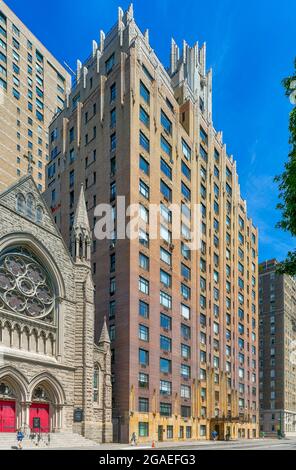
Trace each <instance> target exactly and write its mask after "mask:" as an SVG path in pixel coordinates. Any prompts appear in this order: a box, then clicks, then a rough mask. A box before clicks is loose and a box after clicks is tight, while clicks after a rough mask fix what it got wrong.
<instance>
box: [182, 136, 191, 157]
mask: <svg viewBox="0 0 296 470" xmlns="http://www.w3.org/2000/svg"><path fill="white" fill-rule="evenodd" d="M182 152H183V155H184V157H185V158H186V159H187V160H191V148H190V147H189V145H188V144H187V143H186V142H185V140H184V139H182Z"/></svg>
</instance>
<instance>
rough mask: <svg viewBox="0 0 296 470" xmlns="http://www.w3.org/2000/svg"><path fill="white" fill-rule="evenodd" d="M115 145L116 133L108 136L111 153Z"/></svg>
mask: <svg viewBox="0 0 296 470" xmlns="http://www.w3.org/2000/svg"><path fill="white" fill-rule="evenodd" d="M116 145H117V141H116V132H114V134H112V135H111V136H110V150H111V152H114V150H116Z"/></svg>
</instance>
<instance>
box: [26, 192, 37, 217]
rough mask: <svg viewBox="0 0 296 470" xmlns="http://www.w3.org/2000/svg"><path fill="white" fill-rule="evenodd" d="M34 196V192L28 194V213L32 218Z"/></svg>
mask: <svg viewBox="0 0 296 470" xmlns="http://www.w3.org/2000/svg"><path fill="white" fill-rule="evenodd" d="M34 202H35V201H34V197H33V195H32V194H28V196H27V215H28V217H30V219H33V218H34Z"/></svg>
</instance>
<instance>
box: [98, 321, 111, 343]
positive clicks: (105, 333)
mask: <svg viewBox="0 0 296 470" xmlns="http://www.w3.org/2000/svg"><path fill="white" fill-rule="evenodd" d="M102 343H108V344H110V343H111V341H110V336H109V331H108V327H107V321H106V317H105V318H104V324H103V328H102V331H101V336H100V340H99V344H102Z"/></svg>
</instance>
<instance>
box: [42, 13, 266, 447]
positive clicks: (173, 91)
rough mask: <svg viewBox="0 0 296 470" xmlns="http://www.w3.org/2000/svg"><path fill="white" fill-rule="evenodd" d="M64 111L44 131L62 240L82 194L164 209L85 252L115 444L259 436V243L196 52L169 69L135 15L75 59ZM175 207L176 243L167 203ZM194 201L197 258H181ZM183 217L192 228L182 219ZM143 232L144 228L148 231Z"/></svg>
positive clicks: (94, 201) (93, 201)
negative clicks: (108, 377)
mask: <svg viewBox="0 0 296 470" xmlns="http://www.w3.org/2000/svg"><path fill="white" fill-rule="evenodd" d="M77 65H78V67H77V81H76V83H75V84H74V86H73V89H72V92H71V94H70V96H69V97H68V100H67V106H66V108H65V110H64V111H63V112H62V113H61V114H60V115H59V116H57V118H56V119H54V120H53V122H52V124H51V126H50V136H51V143H50V152H51V154H52V155H53V158H52V160H51V162H50V163H49V164H48V167H47V183H46V186H47V189H46V196H45V197H46V199H47V201H48V204H49V205H50V206H51V208H52V212H53V215H54V218H55V220H56V223H57V225H58V227H59V228H60V230H61V233H62V234H63V236H64V237H65V239H66V240H67V243H70V234H71V230H72V224H73V220H74V210H75V207H76V204H77V198H78V195H79V190H80V189H79V188H80V185H81V183H83V184H84V185H85V193H86V202H87V207H88V215H89V220H90V224H91V228H92V229H93V228H94V225H95V223H96V219H95V216H94V210H95V207H96V206H97V205H98V204H100V203H107V204H111V205H112V207H113V209H114V212H113V214H114V213H116V212H117V213H118V212H120V207H119V202H118V201H117V196H124V197H125V200H126V206H129V205H130V204H134V203H135V204H140V209H141V210H140V213H141V217H142V219H143V220H146V221H148V220H149V214H150V212H149V211H150V207H151V206H150V204H156V205H157V206H158V207H160V208H161V218H160V224H161V226H160V227H159V233H158V237H157V239H156V240H155V239H153V240H152V239H149V233H148V230H147V231H146V232H145V231H144V232H143V231H141V232H140V236H139V237H138V239H136V240H129V239H127V238H125V239H122V237H120V236H119V233H118V232H119V226H117V227H115V230H114V233H113V235H112V237H111V239H108V240H102V241H99V240H96V239H93V244H92V262H93V278H94V283H95V286H96V296H95V298H96V313H97V332H98V331H99V326H100V325H101V324H102V321H103V318H104V316H107V318H108V324H109V330H110V336H111V341H112V344H111V348H112V353H113V359H112V362H113V364H112V368H113V416H114V419H113V424H114V439H115V440H116V441H117V440H119V441H128V440H129V439H130V437H131V435H132V433H133V432H135V433H136V435H137V436H138V437H139V439H140V441H142V442H145V441H151V440H160V441H161V440H170V439H180V440H182V439H197V438H198V439H209V438H210V436H211V433H212V432H213V430H217V432H218V434H219V437H220V438H221V439H223V438H224V437H225V436H226V435H227V434H230V435H231V437H237V436H240V437H246V438H247V437H254V436H256V435H257V432H258V406H257V405H258V390H257V388H258V387H257V381H258V374H257V367H258V362H257V355H258V351H257V329H258V321H257V314H258V312H257V302H258V296H257V289H258V286H257V277H258V275H257V272H258V269H257V243H258V233H257V230H256V228H255V227H254V226H253V224H252V221H251V220H250V219H249V218H248V215H247V205H246V202H245V201H244V200H243V199H242V197H241V195H240V186H239V182H238V175H237V171H236V163H235V161H234V159H233V158H232V157H231V156H229V155H228V154H227V151H226V146H225V144H224V143H223V140H222V134H221V133H220V132H216V130H215V129H214V127H213V123H212V73H211V71H209V72H207V71H206V49H205V45H203V46H202V47H199V46H198V45H195V46H194V47H193V48H191V47H189V46H188V45H187V44H186V43H185V42H184V46H183V52H182V54H181V53H180V51H179V48H178V47H177V45H176V44H175V42H174V41H173V42H172V48H171V64H170V69H169V70H166V69H165V67H164V66H163V64H162V63H161V62H160V61H159V59H158V58H157V56H156V54H155V52H154V51H153V50H152V48H151V46H150V44H149V34H148V32H146V33H145V34H142V32H141V31H140V30H139V28H138V27H137V25H136V23H135V20H134V16H133V8H132V6H131V7H130V8H129V9H128V11H127V12H125V13H123V11H122V10H121V9H119V11H118V21H117V23H116V24H115V26H114V27H113V28H112V29H111V31H110V32H109V33H108V34H107V35H105V34H104V33H103V32H101V34H100V43H99V45H98V44H97V42H96V41H93V47H92V54H91V56H90V57H89V58H88V59H87V60H86V62H85V63H84V64H83V65H82V64H81V62H80V61H78V64H77ZM171 203H174V204H177V206H178V207H179V208H182V214H183V216H184V218H183V219H182V224H181V232H182V233H181V237H179V238H175V239H173V236H172V222H174V220H172V215H171V211H170V204H171ZM194 204H200V207H201V212H202V222H201V232H202V236H201V239H202V240H201V249H199V250H190V249H189V248H188V247H189V243H190V238H191V235H190V233H189V232H190V230H189V227H190V219H191V212H190V211H191V209H192V207H193V205H194ZM192 213H193V212H192ZM186 220H187V221H186ZM150 228H151V227H150Z"/></svg>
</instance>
